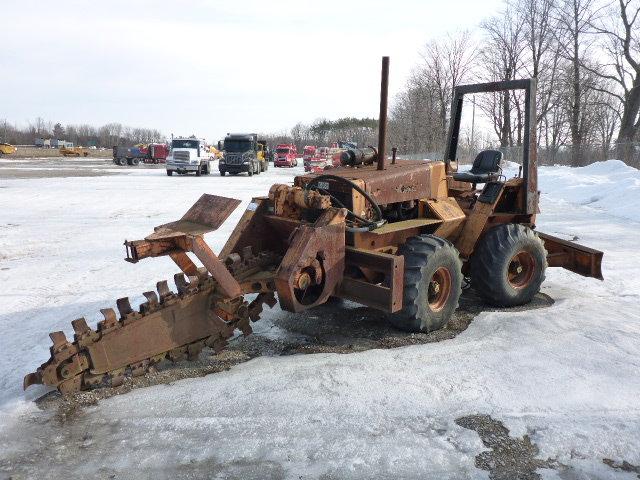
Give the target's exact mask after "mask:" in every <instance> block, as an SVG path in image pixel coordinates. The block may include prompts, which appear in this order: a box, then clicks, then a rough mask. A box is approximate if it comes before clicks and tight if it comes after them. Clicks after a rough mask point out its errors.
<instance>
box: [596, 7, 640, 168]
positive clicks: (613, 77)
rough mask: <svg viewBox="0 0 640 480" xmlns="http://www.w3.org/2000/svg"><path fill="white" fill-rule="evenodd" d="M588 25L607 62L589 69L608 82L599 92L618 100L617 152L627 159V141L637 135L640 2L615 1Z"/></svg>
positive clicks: (639, 117)
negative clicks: (607, 85)
mask: <svg viewBox="0 0 640 480" xmlns="http://www.w3.org/2000/svg"><path fill="white" fill-rule="evenodd" d="M591 27H592V30H593V32H595V33H596V34H598V35H600V36H601V37H602V38H604V40H603V41H602V42H601V47H602V50H603V52H604V53H605V54H606V55H607V57H608V59H609V61H608V63H607V64H605V65H604V68H602V69H590V71H591V72H592V73H594V74H595V75H598V76H599V77H601V78H602V79H604V80H606V81H608V82H609V85H610V86H611V87H612V88H607V87H605V88H602V91H603V92H605V93H607V94H608V95H610V96H612V97H613V98H614V99H617V100H618V101H619V102H620V105H621V111H622V113H621V118H620V123H619V125H620V128H619V131H618V137H617V140H616V144H617V153H618V155H619V156H620V158H621V159H623V160H625V161H629V160H630V158H631V155H632V148H631V142H633V141H634V140H638V139H639V138H640V1H639V0H618V2H617V5H616V6H615V7H613V6H612V7H611V8H609V9H605V10H604V14H603V15H601V16H599V17H598V18H597V19H593V20H592V22H591ZM587 68H588V67H587Z"/></svg>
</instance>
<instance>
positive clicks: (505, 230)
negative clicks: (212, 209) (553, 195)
mask: <svg viewBox="0 0 640 480" xmlns="http://www.w3.org/2000/svg"><path fill="white" fill-rule="evenodd" d="M546 268H547V251H546V250H545V248H544V244H543V243H542V240H540V238H539V237H538V236H537V235H536V234H535V232H534V231H533V230H531V229H530V228H528V227H525V226H524V225H517V224H514V223H510V224H506V225H500V226H497V227H494V228H492V229H491V230H489V231H488V232H487V233H486V234H485V235H484V236H483V237H482V238H481V239H480V241H479V242H478V244H477V246H476V249H475V252H474V253H473V256H472V257H471V285H472V286H473V288H474V289H475V290H476V292H478V294H480V296H481V297H482V298H483V299H484V300H485V301H486V302H487V303H490V304H491V305H495V306H497V307H515V306H517V305H523V304H525V303H529V302H530V301H531V299H532V298H533V297H534V295H535V294H536V293H538V291H540V285H542V282H543V281H544V274H545V270H546Z"/></svg>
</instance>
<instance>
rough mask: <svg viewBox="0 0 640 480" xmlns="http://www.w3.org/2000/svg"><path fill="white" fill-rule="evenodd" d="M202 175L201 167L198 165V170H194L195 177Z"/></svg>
mask: <svg viewBox="0 0 640 480" xmlns="http://www.w3.org/2000/svg"><path fill="white" fill-rule="evenodd" d="M200 175H202V165H198V169H197V170H196V177H199V176H200Z"/></svg>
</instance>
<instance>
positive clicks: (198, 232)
mask: <svg viewBox="0 0 640 480" xmlns="http://www.w3.org/2000/svg"><path fill="white" fill-rule="evenodd" d="M388 69H389V59H388V57H383V62H382V81H381V96H380V117H379V118H380V121H379V135H378V146H377V148H363V149H357V148H354V149H348V150H345V151H344V152H342V153H341V164H342V165H341V166H340V167H337V168H334V169H332V170H331V171H330V173H329V174H327V173H319V174H313V173H308V174H304V175H300V176H297V177H295V180H294V182H293V185H290V184H275V185H273V186H272V187H271V188H270V189H269V192H268V194H267V195H265V196H260V197H255V198H253V199H252V200H251V202H250V203H249V204H248V206H247V208H246V210H245V211H244V213H243V215H242V217H241V218H240V220H239V222H238V224H237V225H236V227H235V229H234V230H233V232H232V233H231V235H230V237H229V238H228V240H227V242H226V244H225V245H224V247H223V248H222V250H221V251H220V252H218V253H217V254H216V253H214V252H213V250H212V249H211V248H210V247H209V246H208V245H207V243H206V241H205V240H204V234H206V233H207V232H210V231H213V230H216V229H217V228H219V227H220V226H221V225H222V223H223V222H224V221H225V220H226V219H227V218H228V216H229V215H230V214H231V213H232V212H233V211H234V209H235V208H237V207H238V205H239V204H240V200H236V199H232V198H225V197H221V196H216V195H210V194H203V195H202V196H201V197H200V199H199V200H198V201H197V202H196V203H195V204H194V205H193V206H192V207H191V208H190V209H189V210H188V211H187V212H186V213H185V215H184V216H183V217H182V218H181V219H179V220H177V221H173V222H170V223H165V224H163V225H160V226H158V227H156V228H155V229H154V231H153V233H151V234H149V235H148V236H147V237H145V238H143V239H141V240H133V241H125V254H126V261H127V262H130V263H137V262H140V261H142V260H144V259H147V258H152V257H160V256H168V257H169V258H171V259H172V260H173V261H174V262H175V263H176V265H177V266H178V267H179V269H180V272H179V273H177V274H176V275H175V276H174V281H175V284H176V288H177V291H173V290H171V289H170V288H169V286H168V283H167V281H161V282H158V284H157V285H156V290H155V291H148V292H145V293H144V297H145V299H146V301H145V302H144V303H142V305H140V307H139V309H135V310H134V309H133V308H132V306H131V302H130V300H129V298H128V297H122V298H120V299H118V300H117V301H116V306H117V312H116V310H114V309H112V308H105V309H103V310H101V312H102V315H103V317H104V319H103V320H101V321H100V322H98V324H97V328H92V327H90V326H89V325H88V323H87V321H86V320H85V319H84V318H79V319H77V320H74V321H73V322H71V324H72V327H73V330H74V332H75V335H74V337H73V339H67V337H66V336H65V335H64V333H63V332H53V333H51V334H50V337H51V340H52V342H53V345H52V346H51V349H50V353H51V357H50V358H49V360H47V361H46V362H45V363H43V364H42V365H41V366H40V367H39V368H38V369H37V370H36V371H35V372H33V373H30V374H28V375H26V377H25V379H24V388H27V387H29V386H30V385H32V384H40V383H43V384H45V385H49V386H51V387H55V388H57V389H58V390H59V391H60V392H62V393H65V394H66V393H72V392H77V391H80V390H84V389H91V388H94V387H101V386H107V387H108V386H116V385H119V384H121V383H122V382H123V381H124V379H125V378H126V377H127V376H137V375H142V374H144V373H145V372H147V371H148V370H149V369H150V368H151V367H152V366H153V365H155V364H157V363H158V362H161V361H163V360H165V359H169V360H173V361H175V360H179V359H183V358H188V359H195V358H197V356H198V354H199V352H200V351H201V350H202V349H203V348H204V347H210V348H212V349H213V350H214V351H215V352H219V351H220V350H222V349H224V348H225V346H226V344H227V341H228V340H229V339H230V338H231V337H232V336H233V335H234V333H235V332H236V331H239V332H241V333H242V334H244V335H249V334H250V333H251V332H252V328H251V324H252V323H253V322H255V321H257V320H258V319H259V318H260V314H261V312H262V310H263V308H264V306H265V305H266V306H269V307H273V306H274V305H275V304H276V303H279V305H280V307H281V308H282V309H283V310H286V311H290V312H303V311H306V310H309V309H312V308H314V307H316V306H318V305H321V304H323V303H324V302H326V301H327V300H328V299H329V298H331V297H338V298H342V299H347V300H350V301H353V302H357V303H360V304H362V305H366V306H368V307H371V308H374V309H378V310H381V311H383V312H386V314H387V316H388V319H389V321H390V322H391V324H392V325H394V326H396V327H397V328H399V329H402V330H406V331H410V332H431V331H434V330H437V329H439V328H442V327H444V326H445V325H446V323H447V321H448V320H449V319H450V318H451V316H452V314H453V312H454V311H455V310H456V308H457V307H458V301H459V298H460V295H461V292H462V285H463V280H464V279H465V278H466V279H468V281H469V282H470V285H471V287H472V288H473V289H474V290H475V291H476V292H477V293H478V294H479V295H480V296H481V297H482V298H483V299H484V301H485V302H486V303H487V304H490V305H498V306H501V307H513V306H517V305H523V304H526V303H527V302H529V301H531V299H532V298H533V296H534V295H535V294H536V293H537V292H538V291H539V289H540V286H541V284H542V282H543V281H544V278H545V271H546V269H547V268H548V267H562V268H565V269H567V270H570V271H572V272H575V273H576V274H578V275H583V276H586V277H593V278H596V279H600V280H602V272H601V262H602V252H600V251H597V250H594V249H591V248H589V247H585V246H582V245H579V244H576V243H573V242H570V241H566V240H563V239H560V238H556V237H554V236H551V235H547V234H544V233H541V232H538V231H537V230H536V228H535V227H536V216H537V214H538V204H539V191H538V181H537V179H538V176H537V156H536V134H535V133H536V108H535V101H536V80H535V78H532V79H523V80H512V81H506V82H495V83H482V84H474V85H463V86H457V87H456V88H455V89H454V92H453V104H452V111H451V124H450V127H449V131H448V141H447V146H446V152H445V155H444V160H443V161H417V160H401V159H396V158H395V157H396V156H395V155H394V156H393V158H392V159H391V160H390V159H388V158H387V155H386V153H385V152H386V123H387V122H386V118H387V98H388V71H389V70H388ZM510 90H517V91H520V92H521V93H522V96H523V100H524V103H525V109H524V113H523V117H524V118H523V121H524V142H523V145H522V150H523V151H522V169H521V171H520V172H519V173H518V174H517V175H515V176H513V177H511V178H506V175H505V174H504V172H502V170H501V160H502V154H501V153H500V152H499V151H496V150H486V151H483V152H480V153H479V154H478V156H477V157H476V159H475V161H474V162H473V167H472V168H471V170H469V171H466V172H461V171H459V170H458V155H457V151H458V150H457V149H458V139H459V134H460V120H461V115H462V107H463V100H464V98H465V96H468V95H473V94H480V93H486V92H504V91H510ZM480 186H481V187H480ZM189 254H192V255H194V256H195V257H196V258H197V259H198V260H199V261H200V262H201V264H202V267H198V266H197V265H196V264H195V263H194V261H193V260H192V258H191V257H190V256H189ZM318 321H322V320H321V319H318ZM524 341H526V339H525V340H524Z"/></svg>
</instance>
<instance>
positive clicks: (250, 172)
mask: <svg viewBox="0 0 640 480" xmlns="http://www.w3.org/2000/svg"><path fill="white" fill-rule="evenodd" d="M247 175H249V176H250V177H253V166H252V167H251V168H250V169H249V170H248V171H247Z"/></svg>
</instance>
